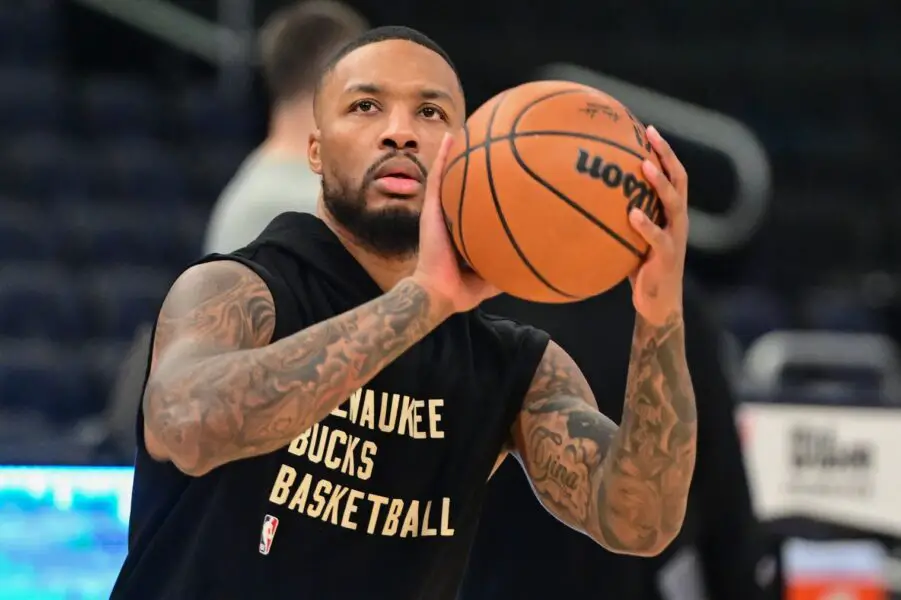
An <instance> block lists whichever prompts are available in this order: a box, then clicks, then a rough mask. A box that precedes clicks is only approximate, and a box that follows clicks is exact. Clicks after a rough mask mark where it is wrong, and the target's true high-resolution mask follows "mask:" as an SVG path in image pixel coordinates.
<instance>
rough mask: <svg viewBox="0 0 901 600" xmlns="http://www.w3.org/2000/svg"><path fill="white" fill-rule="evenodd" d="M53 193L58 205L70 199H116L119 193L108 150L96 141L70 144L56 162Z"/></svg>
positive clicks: (92, 200)
mask: <svg viewBox="0 0 901 600" xmlns="http://www.w3.org/2000/svg"><path fill="white" fill-rule="evenodd" d="M56 173H57V176H56V178H55V179H54V181H52V182H51V184H52V185H53V196H54V198H55V199H57V201H58V202H59V203H60V204H65V202H64V201H65V200H67V199H72V198H86V199H89V200H90V201H91V202H95V201H98V200H102V199H107V198H119V197H121V192H120V190H119V188H120V187H121V186H119V185H118V182H117V179H116V178H115V177H114V176H113V169H112V164H111V160H110V157H109V155H108V153H107V152H106V151H105V150H104V149H102V148H99V147H98V146H97V145H96V144H91V143H80V144H74V143H73V144H69V145H68V147H67V152H66V154H65V155H64V156H62V157H60V159H59V162H58V163H57V165H56Z"/></svg>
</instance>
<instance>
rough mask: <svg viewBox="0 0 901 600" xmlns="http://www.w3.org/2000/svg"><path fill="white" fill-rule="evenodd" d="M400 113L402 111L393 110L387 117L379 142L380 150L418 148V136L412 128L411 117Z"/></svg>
mask: <svg viewBox="0 0 901 600" xmlns="http://www.w3.org/2000/svg"><path fill="white" fill-rule="evenodd" d="M402 113H403V111H399V110H395V111H394V112H393V114H392V115H391V117H390V118H389V119H388V123H387V127H386V128H385V131H384V132H383V133H382V138H381V141H380V143H379V147H380V148H381V149H382V150H406V151H410V152H416V151H417V150H419V136H418V135H417V134H416V131H415V129H414V124H413V119H411V118H410V117H408V116H406V115H404V114H402Z"/></svg>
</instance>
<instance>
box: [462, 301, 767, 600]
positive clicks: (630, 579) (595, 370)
mask: <svg viewBox="0 0 901 600" xmlns="http://www.w3.org/2000/svg"><path fill="white" fill-rule="evenodd" d="M486 309H487V310H489V311H491V312H494V313H497V314H500V315H503V316H508V317H513V318H515V319H517V320H520V321H523V322H525V323H529V324H531V325H535V326H537V327H540V328H542V329H545V330H546V331H548V332H549V333H550V334H551V336H552V337H553V338H554V339H555V340H556V341H557V342H558V343H559V344H560V345H561V346H563V347H564V348H565V349H566V350H567V351H568V352H569V353H570V354H571V355H572V357H573V358H574V359H575V361H576V362H577V363H578V364H579V365H580V367H581V368H582V370H583V372H584V373H585V376H586V378H587V379H588V381H589V383H590V384H591V387H592V389H593V391H594V393H595V396H596V397H597V400H598V405H599V406H600V409H601V411H602V412H604V413H605V414H607V415H608V416H610V418H612V419H614V420H615V421H619V420H620V419H621V417H622V403H623V397H624V394H625V384H626V374H627V371H628V362H629V349H630V346H631V338H632V327H633V323H634V310H633V308H632V302H631V289H630V287H629V285H628V283H625V284H623V285H621V286H619V287H617V288H615V289H614V290H611V291H610V292H608V293H606V294H604V295H602V296H599V297H597V298H593V299H591V300H588V301H584V302H580V303H577V304H569V305H559V306H553V305H537V304H529V303H525V302H521V301H518V300H515V299H512V298H509V297H500V298H497V299H495V300H492V301H490V302H489V303H488V304H487V305H486ZM709 313H710V310H709V309H708V308H707V304H706V302H705V301H704V299H703V297H702V295H701V294H700V292H699V290H697V289H696V288H695V287H693V286H691V285H689V286H687V289H686V293H685V321H686V329H687V331H686V336H685V337H686V343H687V351H688V360H689V366H690V368H691V373H692V380H693V382H694V387H695V393H696V396H697V403H698V422H699V432H698V461H697V467H696V471H695V476H694V481H693V483H692V488H691V496H690V500H689V511H688V516H687V517H686V522H685V526H684V527H683V531H682V534H680V536H679V538H678V539H677V541H676V543H674V544H673V546H672V547H671V548H670V549H668V550H667V551H666V552H665V553H664V554H663V555H662V556H660V557H656V558H653V559H642V558H635V557H628V556H618V555H614V554H612V553H610V552H607V551H605V550H603V549H602V548H600V547H599V546H597V545H596V544H595V543H594V542H593V541H591V540H590V539H589V538H587V537H585V536H583V535H581V534H579V533H576V532H574V531H572V530H570V529H569V528H567V527H566V526H565V525H563V524H561V523H559V522H558V521H556V520H555V519H554V518H553V517H552V516H550V515H549V514H548V513H547V512H545V510H544V509H543V508H542V507H541V505H540V504H539V502H538V500H537V499H536V498H535V497H534V495H533V493H532V490H531V488H530V487H529V485H528V483H527V481H526V478H525V477H524V476H523V474H522V470H521V468H520V466H519V465H518V464H517V463H516V461H515V460H514V459H513V458H508V459H507V460H506V461H505V463H504V465H503V466H502V467H501V468H500V469H498V472H497V473H496V474H495V475H494V478H493V479H492V481H491V484H490V486H489V495H488V500H487V503H486V505H485V508H484V511H483V515H482V521H481V525H480V531H479V535H478V537H477V539H476V542H475V544H474V547H473V552H472V554H471V557H470V566H469V570H468V573H467V577H466V580H465V582H464V585H463V588H462V590H461V596H460V598H461V600H488V599H495V598H516V599H517V600H530V599H533V598H534V599H535V600H539V599H541V600H545V599H546V598H549V597H554V598H577V597H591V598H610V599H617V598H628V599H630V600H645V599H648V600H650V599H657V598H675V597H676V596H661V594H660V592H659V591H658V589H657V580H658V576H659V575H660V573H661V570H662V569H664V567H665V565H667V564H668V563H669V561H670V559H671V558H672V557H673V556H674V555H676V553H679V552H680V550H685V549H689V548H691V547H694V548H696V550H697V554H698V556H699V558H700V563H701V567H702V568H701V571H702V573H703V584H702V585H703V586H704V588H706V590H707V595H708V597H709V599H710V600H756V599H759V598H761V597H762V591H761V589H760V587H759V585H758V584H757V582H756V580H755V570H756V567H757V564H758V561H759V560H760V558H761V557H762V555H763V553H764V550H765V549H764V543H763V539H762V537H763V536H762V534H761V532H760V529H759V527H758V523H757V521H756V519H755V518H754V515H753V512H752V508H751V500H750V492H749V489H748V482H747V479H746V476H745V470H744V463H743V461H742V456H741V449H740V446H739V439H738V433H737V430H736V427H735V422H734V420H733V409H734V399H733V396H732V393H731V390H730V387H729V384H728V381H727V379H726V375H725V369H724V367H723V365H721V364H720V358H719V343H720V337H719V331H718V329H717V328H716V326H715V324H714V323H713V322H712V321H711V319H710V318H709ZM682 597H684V596H682ZM692 600H697V599H696V598H692Z"/></svg>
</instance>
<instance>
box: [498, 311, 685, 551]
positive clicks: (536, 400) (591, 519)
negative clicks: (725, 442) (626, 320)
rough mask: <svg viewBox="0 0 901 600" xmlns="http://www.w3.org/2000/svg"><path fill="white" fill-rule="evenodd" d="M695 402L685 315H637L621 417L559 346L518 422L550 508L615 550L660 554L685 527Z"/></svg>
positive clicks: (522, 453)
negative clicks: (603, 406)
mask: <svg viewBox="0 0 901 600" xmlns="http://www.w3.org/2000/svg"><path fill="white" fill-rule="evenodd" d="M696 430H697V426H696V415H695V400H694V392H693V390H692V385H691V378H690V376H689V373H688V366H687V364H686V362H685V340H684V332H683V323H682V317H681V315H675V316H673V317H672V318H671V319H670V320H669V321H668V322H667V323H666V324H665V325H663V326H661V327H656V326H653V325H651V324H649V323H648V322H646V321H644V320H643V319H642V318H641V316H638V317H637V319H636V324H635V333H634V335H633V338H632V354H631V361H630V366H629V376H628V382H627V387H626V398H625V405H624V409H623V419H622V423H621V425H620V427H619V428H617V427H616V425H615V424H614V423H613V422H612V421H610V420H609V419H608V418H607V417H605V416H604V415H602V414H601V413H600V412H599V410H598V407H597V403H596V402H595V399H594V395H593V394H592V393H591V390H590V389H589V387H588V383H587V382H586V381H585V378H584V377H583V375H582V373H581V371H580V370H579V368H578V367H577V366H576V364H575V363H574V362H573V360H572V359H571V358H570V357H569V355H567V354H566V352H564V351H563V350H562V349H561V348H560V347H559V346H557V345H556V344H554V343H551V344H550V345H549V346H548V349H547V351H546V352H545V355H544V358H543V359H542V361H541V364H540V365H539V367H538V370H537V372H536V373H535V378H534V379H533V381H532V386H531V388H530V390H529V392H528V394H527V395H526V398H525V402H524V404H523V409H522V411H521V413H520V415H519V418H518V420H517V423H516V425H515V427H514V432H513V433H514V442H515V444H516V453H517V456H518V458H519V460H520V462H521V463H522V464H523V467H524V468H525V470H526V473H527V474H528V476H529V479H530V480H531V483H532V487H533V488H534V490H535V493H536V495H537V496H538V498H539V499H540V500H541V502H542V503H543V504H544V506H545V507H546V508H547V509H548V510H549V511H550V512H551V513H552V514H553V515H555V516H556V517H557V518H558V519H560V520H561V521H563V522H564V523H566V524H567V525H569V526H571V527H573V528H575V529H577V530H579V531H582V532H583V533H585V534H587V535H589V536H590V537H591V538H593V539H594V540H595V541H597V542H598V543H599V544H601V545H602V546H604V547H605V548H607V549H608V550H611V551H613V552H617V553H622V554H633V555H639V556H653V555H656V554H659V553H660V552H661V551H662V550H663V549H664V548H666V546H667V545H669V543H670V542H671V541H672V540H673V538H675V536H676V534H678V533H679V529H680V528H681V526H682V521H683V519H684V517H685V508H686V502H687V499H688V488H689V484H690V483H691V476H692V472H693V470H694V463H695V439H696V435H697V434H696Z"/></svg>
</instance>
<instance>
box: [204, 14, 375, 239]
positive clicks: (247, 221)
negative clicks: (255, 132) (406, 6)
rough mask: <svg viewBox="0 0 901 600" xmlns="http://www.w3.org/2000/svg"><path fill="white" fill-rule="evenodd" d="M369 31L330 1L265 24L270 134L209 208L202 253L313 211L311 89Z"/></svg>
mask: <svg viewBox="0 0 901 600" xmlns="http://www.w3.org/2000/svg"><path fill="white" fill-rule="evenodd" d="M368 28H369V26H368V24H367V23H366V21H365V20H364V19H363V17H361V16H360V15H359V14H357V13H356V11H354V10H353V9H352V8H350V7H348V6H347V5H345V4H341V3H339V2H334V1H332V0H309V1H305V2H299V3H296V4H292V5H289V6H287V7H285V8H283V9H282V10H280V11H277V12H275V13H273V15H272V16H271V17H269V19H268V20H267V21H266V24H265V25H264V26H263V28H262V31H261V32H260V46H261V48H260V50H261V57H262V67H263V78H264V80H265V84H266V87H267V88H268V91H269V94H270V98H271V102H272V107H271V116H270V121H269V134H268V137H267V138H266V139H265V140H264V141H263V143H262V144H261V145H260V146H259V147H258V148H257V149H256V150H254V152H252V153H251V154H250V156H248V157H247V159H246V160H245V161H244V163H243V164H242V165H241V167H240V168H239V169H238V172H237V173H236V174H235V176H234V178H233V179H232V180H231V182H230V183H229V184H228V185H227V186H226V188H225V190H224V191H223V192H222V194H221V195H220V196H219V199H218V201H217V202H216V205H215V206H214V207H213V212H212V215H211V217H210V221H209V224H208V226H207V232H206V238H205V240H204V254H210V253H226V252H231V251H232V250H235V249H236V248H242V247H244V246H246V245H247V244H249V243H250V242H251V241H253V240H254V239H256V237H257V236H258V235H259V234H260V232H262V231H263V229H264V228H265V227H266V225H268V224H269V222H270V221H272V219H274V218H275V217H277V216H278V215H280V214H281V213H283V212H289V211H296V212H315V210H316V200H317V198H318V197H319V189H320V181H319V177H318V176H317V175H315V174H314V173H313V172H312V171H310V166H309V164H308V162H307V146H308V144H309V138H310V132H312V131H313V127H314V124H313V92H314V87H315V85H316V81H317V77H318V74H319V71H320V70H321V69H322V66H323V65H324V64H325V63H326V61H327V60H328V59H329V58H330V57H331V55H332V54H333V53H335V52H336V51H337V50H338V49H339V48H341V47H342V46H344V44H346V43H347V42H348V41H350V40H351V39H354V38H355V37H357V36H358V35H360V34H361V33H363V32H364V31H366V30H367V29H368Z"/></svg>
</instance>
